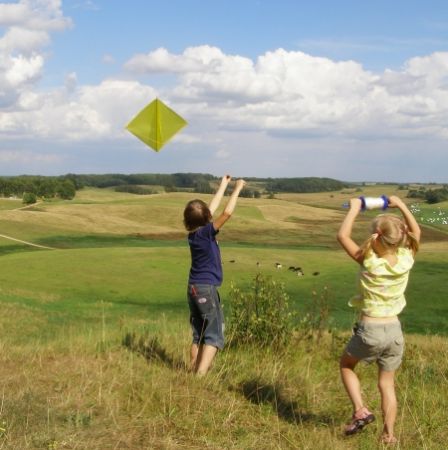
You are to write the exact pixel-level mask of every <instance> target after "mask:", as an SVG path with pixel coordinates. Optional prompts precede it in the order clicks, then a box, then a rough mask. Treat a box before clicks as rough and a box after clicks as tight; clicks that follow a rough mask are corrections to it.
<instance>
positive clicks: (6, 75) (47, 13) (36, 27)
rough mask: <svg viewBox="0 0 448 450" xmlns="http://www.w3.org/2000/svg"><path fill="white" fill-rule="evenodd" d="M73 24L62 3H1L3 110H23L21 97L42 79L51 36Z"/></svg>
mask: <svg viewBox="0 0 448 450" xmlns="http://www.w3.org/2000/svg"><path fill="white" fill-rule="evenodd" d="M70 25H71V22H70V20H69V19H68V18H66V17H64V16H63V13H62V10H61V1H60V0H21V1H19V2H18V3H0V26H2V27H4V28H5V32H4V34H3V35H2V36H1V37H0V108H13V107H14V105H16V106H18V107H20V96H21V94H22V93H24V92H25V91H26V90H27V89H29V87H30V85H32V84H34V83H35V82H36V81H37V80H39V78H40V77H41V76H42V70H43V67H44V62H45V56H44V49H45V47H46V46H48V45H49V43H50V41H51V39H50V33H51V32H54V31H60V30H63V29H65V28H67V27H68V26H70Z"/></svg>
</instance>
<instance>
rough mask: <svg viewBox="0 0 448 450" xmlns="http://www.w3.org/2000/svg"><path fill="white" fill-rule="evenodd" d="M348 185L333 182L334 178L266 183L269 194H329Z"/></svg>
mask: <svg viewBox="0 0 448 450" xmlns="http://www.w3.org/2000/svg"><path fill="white" fill-rule="evenodd" d="M349 186H350V185H349V184H348V183H343V182H342V181H338V180H333V179H332V178H317V177H304V178H273V179H268V180H267V182H266V190H267V191H269V192H295V193H307V192H308V193H309V192H328V191H338V190H340V189H344V188H347V187H349Z"/></svg>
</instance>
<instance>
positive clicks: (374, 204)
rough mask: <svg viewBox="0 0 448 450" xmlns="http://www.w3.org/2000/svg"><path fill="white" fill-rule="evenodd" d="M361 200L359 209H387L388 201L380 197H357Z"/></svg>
mask: <svg viewBox="0 0 448 450" xmlns="http://www.w3.org/2000/svg"><path fill="white" fill-rule="evenodd" d="M359 199H360V200H361V209H362V210H363V211H365V210H371V209H387V207H388V206H389V199H388V198H387V197H386V196H385V195H382V196H381V197H359Z"/></svg>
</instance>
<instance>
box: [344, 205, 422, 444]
mask: <svg viewBox="0 0 448 450" xmlns="http://www.w3.org/2000/svg"><path fill="white" fill-rule="evenodd" d="M388 206H389V207H390V208H398V209H399V210H400V212H401V214H402V215H403V218H404V220H402V219H401V218H399V217H398V216H395V215H392V214H381V215H379V216H377V217H376V218H375V219H374V220H373V222H372V230H371V231H372V235H371V236H370V238H369V239H368V240H367V242H366V243H365V244H364V245H363V246H362V247H360V246H359V245H358V244H356V242H354V241H353V240H352V238H351V234H352V228H353V223H354V221H355V219H356V217H357V216H358V214H359V212H360V211H361V200H360V199H358V198H355V199H351V200H350V209H349V211H348V213H347V215H346V217H345V219H344V221H343V222H342V225H341V227H340V229H339V232H338V235H337V238H338V241H339V242H340V244H341V245H342V247H343V248H344V250H345V251H346V252H347V253H348V255H349V256H350V257H352V258H353V259H354V260H355V261H356V262H357V263H358V264H359V265H360V266H361V268H360V274H359V295H357V296H356V297H354V298H352V299H351V300H350V302H349V305H350V306H352V307H354V308H356V309H357V310H358V311H359V321H358V322H357V324H356V326H355V329H354V335H353V336H352V338H351V339H350V341H349V343H348V344H347V347H346V348H345V352H344V353H343V355H342V357H341V360H340V370H341V378H342V382H343V384H344V386H345V389H346V391H347V393H348V395H349V397H350V400H351V402H352V405H353V416H352V421H351V423H350V424H348V425H347V427H346V429H345V433H346V434H347V435H351V434H354V433H357V432H358V431H360V430H361V429H362V428H363V427H364V426H365V425H367V424H369V423H371V422H373V421H374V420H375V416H374V415H373V414H372V413H371V412H370V411H369V409H368V408H367V407H366V406H365V405H364V403H363V401H362V398H361V387H360V383H359V379H358V377H357V375H356V373H355V372H354V369H355V366H356V364H357V363H358V362H359V361H366V362H373V361H376V363H377V364H378V368H379V372H378V388H379V391H380V395H381V409H382V413H383V421H384V427H383V434H382V441H383V442H384V443H386V444H388V443H391V444H393V443H395V442H397V439H396V438H395V436H394V424H395V418H396V415H397V400H396V396H395V386H394V375H395V370H397V369H398V367H399V366H400V364H401V359H402V356H403V347H404V341H403V334H402V331H401V325H400V322H399V320H398V314H399V313H400V312H401V311H402V310H403V308H404V307H405V305H406V301H405V297H404V291H405V289H406V285H407V282H408V276H409V271H410V269H411V267H412V265H413V264H414V256H415V253H416V252H417V250H418V245H419V241H420V227H419V226H418V224H417V221H416V220H415V218H414V216H413V215H412V213H411V212H410V211H409V209H408V208H407V206H406V205H405V203H404V202H403V201H402V200H400V199H399V198H398V197H396V196H391V197H390V198H389V205H388Z"/></svg>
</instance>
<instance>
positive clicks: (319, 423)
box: [0, 186, 448, 449]
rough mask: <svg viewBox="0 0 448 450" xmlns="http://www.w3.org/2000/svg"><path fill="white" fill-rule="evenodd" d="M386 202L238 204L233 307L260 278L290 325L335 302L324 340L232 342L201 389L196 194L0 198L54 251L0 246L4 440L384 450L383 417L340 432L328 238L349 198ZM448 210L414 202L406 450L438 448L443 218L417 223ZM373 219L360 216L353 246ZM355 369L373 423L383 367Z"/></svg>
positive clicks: (403, 416)
mask: <svg viewBox="0 0 448 450" xmlns="http://www.w3.org/2000/svg"><path fill="white" fill-rule="evenodd" d="M396 192H397V187H396V186H381V187H378V186H371V187H366V188H364V190H363V191H362V192H351V191H350V192H348V191H343V192H333V193H324V194H283V195H278V196H277V198H275V199H265V198H262V199H241V201H240V202H239V204H238V207H237V211H236V213H235V216H234V217H233V218H232V220H231V221H230V222H229V224H227V225H226V227H225V229H223V232H222V233H220V236H219V237H220V246H221V253H222V258H223V267H224V274H225V282H224V284H223V286H222V289H221V294H222V297H223V301H224V305H225V308H227V309H228V308H229V306H230V305H229V304H228V303H227V304H226V299H227V297H228V293H229V289H230V284H231V282H232V283H236V284H237V285H238V286H241V287H244V286H248V285H249V284H250V283H251V280H252V279H253V277H254V276H255V274H256V273H257V272H262V273H263V274H266V275H269V276H272V277H273V278H275V279H276V280H278V281H281V282H282V283H284V286H285V289H286V291H287V292H288V294H289V296H290V299H291V300H290V303H291V304H292V305H293V307H294V308H295V309H296V310H297V312H298V316H299V318H300V317H303V315H304V314H306V312H307V311H308V310H309V309H310V307H311V303H312V302H313V299H315V296H316V295H320V294H321V293H322V292H324V291H325V292H327V293H328V294H327V295H328V300H329V302H330V312H331V320H332V322H331V328H332V332H331V333H328V334H325V335H324V337H323V338H322V339H321V340H320V341H316V340H315V339H307V340H304V339H299V338H298V337H297V338H295V340H294V341H293V342H292V343H291V345H290V346H289V347H288V348H287V349H285V350H284V351H282V352H274V351H273V350H269V349H267V350H266V349H264V350H262V349H253V348H250V349H249V348H248V349H241V348H239V349H236V348H228V349H226V350H225V351H224V352H223V353H222V354H221V355H219V357H218V358H217V362H216V366H215V367H214V369H213V372H212V373H211V375H210V376H209V377H208V378H207V379H206V380H197V379H195V378H194V377H192V376H191V375H190V374H189V373H188V371H187V370H186V369H185V364H186V361H187V360H188V358H187V352H188V347H189V340H190V337H189V329H188V321H187V317H188V309H187V305H186V299H185V287H186V286H185V284H186V279H187V274H188V269H189V250H188V247H187V245H186V242H185V232H184V230H183V229H182V210H183V206H184V204H185V203H186V202H187V200H188V199H190V198H191V194H188V193H171V194H157V195H151V196H135V195H132V194H124V193H115V192H113V191H111V190H107V189H88V190H87V189H86V190H83V191H80V192H79V193H78V195H77V197H76V199H75V200H73V201H66V202H63V201H52V202H43V203H41V204H38V205H36V206H34V207H30V208H26V209H19V208H21V207H22V205H21V204H20V203H19V202H17V201H14V200H2V201H0V226H1V231H0V233H1V234H4V235H8V236H12V237H14V238H17V239H23V240H26V241H31V242H34V243H38V244H42V245H46V246H50V247H54V248H55V250H41V249H36V248H33V247H29V246H26V245H24V244H21V243H18V242H15V241H11V240H8V239H5V238H0V255H1V258H2V270H1V272H0V294H1V295H0V301H1V305H2V308H3V314H2V315H1V317H0V327H1V336H2V339H1V340H0V342H1V344H0V345H1V347H2V352H1V353H0V355H1V356H0V357H1V359H2V361H1V365H0V371H1V372H0V373H1V375H2V381H3V390H2V401H1V406H0V448H8V449H9V448H11V449H28V448H46V449H57V448H61V449H62V448H70V449H72V448H73V449H75V448H76V449H109V448H116V449H126V448H131V449H171V448H173V449H175V448H185V449H196V448H198V449H199V448H210V449H233V448H234V449H283V448H285V449H286V448H288V449H289V448H297V449H320V448H321V449H327V448H336V449H351V448H353V449H355V448H362V449H370V448H381V446H380V445H378V443H377V441H376V438H377V436H378V434H379V431H380V428H379V427H380V425H379V423H378V424H376V425H373V426H372V427H371V430H366V432H364V433H362V434H361V435H360V436H357V437H355V438H354V439H350V440H347V439H345V438H344V437H343V436H342V433H341V427H342V424H343V423H344V422H345V421H346V420H347V418H348V417H349V415H350V407H349V404H348V401H347V400H346V397H345V393H344V392H343V389H342V387H341V385H340V382H339V379H338V368H337V359H338V355H339V354H340V352H341V349H342V348H343V344H344V341H345V340H346V339H347V337H348V335H349V331H348V330H349V329H350V326H351V323H352V322H353V315H352V313H351V311H350V310H349V308H348V307H347V300H348V298H349V297H350V296H351V295H353V294H354V293H355V279H356V271H357V268H356V265H355V264H354V263H352V262H351V261H350V260H349V259H348V258H347V257H346V256H345V254H344V253H343V252H342V251H341V250H340V249H339V248H338V246H337V245H336V242H335V234H336V231H337V228H338V226H339V223H340V221H341V220H342V217H343V215H344V214H345V211H344V210H343V209H342V208H341V205H342V204H343V203H344V202H346V201H347V200H348V199H349V198H350V196H354V195H355V196H357V195H367V196H370V195H371V196H376V195H380V194H383V193H385V194H391V193H396ZM398 194H399V195H402V196H404V195H405V192H403V191H398ZM201 197H202V198H205V199H207V198H209V197H207V196H201ZM439 207H440V208H441V209H440V210H439V209H438V208H439ZM447 210H448V206H447V204H441V205H437V208H434V207H431V206H430V205H423V204H419V205H418V211H416V213H415V214H416V216H417V217H418V218H419V220H420V221H421V223H422V225H423V226H424V229H423V233H424V234H423V243H422V249H421V252H419V255H418V259H417V262H416V265H415V268H414V270H413V272H412V275H411V281H410V284H409V288H408V293H407V300H408V306H407V308H406V310H405V312H404V314H403V315H402V322H403V324H404V329H405V331H406V333H407V339H408V347H407V354H406V361H405V363H404V365H403V368H402V370H401V371H400V375H399V379H398V392H399V397H400V404H401V407H400V417H399V421H398V432H399V435H400V448H403V449H414V448H415V449H420V448H421V449H439V448H440V449H442V448H446V447H445V443H446V440H447V439H448V433H447V431H446V426H445V423H444V419H443V418H444V416H445V415H446V414H445V411H446V408H447V406H448V405H447V403H448V389H447V374H448V363H447V356H448V321H447V320H446V317H447V312H448V306H447V304H446V301H445V299H446V295H445V293H444V288H445V282H446V274H445V270H446V267H447V262H448V256H447V255H448V252H447V250H448V226H446V225H444V224H443V223H440V222H431V221H429V220H427V219H428V218H431V217H433V216H434V211H437V213H439V212H440V211H442V212H444V211H447ZM372 216H373V213H366V214H364V215H363V216H362V217H361V219H360V221H359V224H357V227H356V230H355V234H356V236H357V237H358V238H359V239H363V237H365V236H366V235H365V233H366V227H367V226H368V222H369V221H370V219H371V217H372ZM231 261H234V262H231ZM276 263H281V264H282V268H281V269H276V267H275V264H276ZM289 266H300V267H302V269H303V271H304V273H305V276H303V277H297V276H296V275H295V274H294V273H293V272H291V271H289V270H288V267H289ZM313 274H315V275H313ZM129 333H131V334H132V333H134V334H135V335H136V336H137V338H139V337H142V339H143V340H142V342H144V338H149V337H152V338H157V340H158V341H157V342H158V343H159V347H157V348H156V349H155V350H154V349H153V351H152V352H149V353H148V352H145V351H143V350H142V349H144V345H143V344H142V345H143V347H141V348H140V350H139V348H133V349H132V350H130V349H129V348H128V347H126V346H124V345H123V343H122V341H123V338H124V337H125V336H126V335H128V336H129ZM361 372H362V377H363V380H364V381H365V383H366V395H367V396H368V397H369V398H370V399H371V405H372V408H374V409H375V410H376V412H377V413H378V414H379V404H378V399H377V396H376V394H375V380H374V379H375V376H376V373H375V369H374V368H372V367H368V368H362V369H361Z"/></svg>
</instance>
